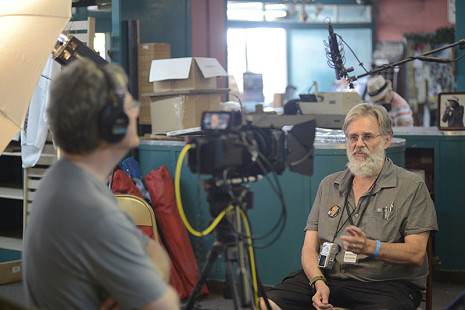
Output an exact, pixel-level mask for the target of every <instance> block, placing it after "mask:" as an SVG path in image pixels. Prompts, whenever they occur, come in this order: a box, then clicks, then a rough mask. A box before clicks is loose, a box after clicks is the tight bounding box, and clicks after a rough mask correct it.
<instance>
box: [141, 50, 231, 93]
mask: <svg viewBox="0 0 465 310" xmlns="http://www.w3.org/2000/svg"><path fill="white" fill-rule="evenodd" d="M227 75H228V74H227V73H226V71H225V70H224V69H223V67H222V66H221V65H220V63H219V62H218V60H216V59H215V58H205V57H193V58H191V57H184V58H172V59H162V60H153V61H152V65H151V66H150V79H149V81H150V82H153V91H154V92H166V91H181V90H195V89H215V88H217V85H216V78H217V77H219V76H227Z"/></svg>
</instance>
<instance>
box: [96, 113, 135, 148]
mask: <svg viewBox="0 0 465 310" xmlns="http://www.w3.org/2000/svg"><path fill="white" fill-rule="evenodd" d="M128 125H129V118H128V116H127V115H126V113H125V112H124V110H123V109H122V107H121V105H118V107H117V108H115V107H114V106H113V105H112V104H107V105H105V108H104V109H103V110H102V116H101V118H100V133H101V135H102V139H103V140H105V141H107V142H109V143H117V142H119V141H121V140H123V138H124V136H125V135H126V132H127V131H128Z"/></svg>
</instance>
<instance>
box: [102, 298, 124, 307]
mask: <svg viewBox="0 0 465 310" xmlns="http://www.w3.org/2000/svg"><path fill="white" fill-rule="evenodd" d="M99 310H121V308H120V307H119V306H118V304H117V303H116V301H115V300H114V299H113V297H108V298H107V299H106V300H105V301H104V302H103V303H102V305H101V306H100V308H99Z"/></svg>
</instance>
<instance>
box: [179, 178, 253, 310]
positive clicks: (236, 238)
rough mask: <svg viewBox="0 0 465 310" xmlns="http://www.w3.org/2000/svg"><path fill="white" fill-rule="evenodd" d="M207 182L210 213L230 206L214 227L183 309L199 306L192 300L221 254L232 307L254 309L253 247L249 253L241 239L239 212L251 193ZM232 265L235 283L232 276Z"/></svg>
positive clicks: (248, 201)
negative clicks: (211, 244) (204, 258)
mask: <svg viewBox="0 0 465 310" xmlns="http://www.w3.org/2000/svg"><path fill="white" fill-rule="evenodd" d="M210 185H211V186H210V187H209V191H208V196H207V200H208V202H209V204H210V213H211V215H212V216H213V217H217V216H218V215H219V214H220V213H221V212H222V211H223V210H225V209H227V208H229V209H228V210H229V211H227V212H226V214H225V216H224V218H223V219H222V220H221V221H220V222H219V224H218V226H217V227H216V228H215V231H214V232H215V235H216V237H217V240H216V241H215V242H214V243H213V246H212V248H211V249H210V251H209V252H208V254H207V260H206V262H205V264H204V266H203V268H202V271H201V273H200V276H199V279H198V281H197V283H196V285H195V287H194V289H193V291H192V294H191V295H190V296H189V299H188V301H187V303H186V305H185V307H184V308H183V309H184V310H191V309H198V308H195V307H194V303H195V300H196V298H197V297H198V295H199V293H200V291H201V289H202V287H203V285H204V284H205V281H206V279H207V277H208V274H209V273H210V271H211V268H212V267H213V264H214V263H215V261H216V260H217V259H218V258H219V257H220V256H221V255H222V254H223V255H224V261H225V264H226V282H225V285H226V286H225V287H227V288H228V289H229V295H230V296H231V298H232V299H233V303H234V309H235V310H238V309H256V306H255V305H254V294H255V290H254V287H253V285H252V277H255V275H254V274H252V271H251V265H250V262H251V257H250V255H253V250H252V251H251V252H252V253H249V252H248V251H247V248H248V247H249V244H248V242H246V241H244V240H243V237H244V233H243V227H242V222H241V211H242V212H246V209H248V208H249V209H250V208H251V207H252V200H253V199H252V192H251V191H250V190H249V189H248V188H246V187H244V186H240V185H230V186H228V187H226V186H215V185H213V184H210ZM231 195H234V197H235V198H236V199H233V200H236V201H231V199H232V197H231ZM229 206H232V207H229ZM235 267H236V273H237V280H238V281H237V284H236V281H235V279H236V277H235V275H234V269H235ZM225 293H226V292H225Z"/></svg>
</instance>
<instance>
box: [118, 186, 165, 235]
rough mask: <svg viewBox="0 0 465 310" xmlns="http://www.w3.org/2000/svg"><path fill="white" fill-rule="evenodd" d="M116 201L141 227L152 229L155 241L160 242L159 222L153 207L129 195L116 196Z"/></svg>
mask: <svg viewBox="0 0 465 310" xmlns="http://www.w3.org/2000/svg"><path fill="white" fill-rule="evenodd" d="M115 197H116V201H118V204H119V205H120V206H121V208H122V209H123V210H125V211H126V212H127V213H128V214H129V216H131V218H132V219H133V220H134V222H135V223H136V225H137V226H139V227H151V228H152V230H153V236H154V239H155V240H158V232H157V222H156V220H155V214H154V213H153V209H152V207H151V206H150V205H149V204H148V203H147V202H146V201H145V200H144V199H142V198H140V197H138V196H135V195H129V194H116V195H115Z"/></svg>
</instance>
